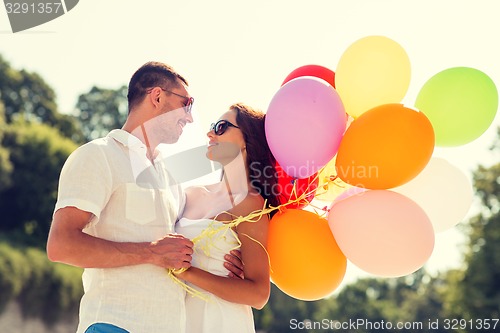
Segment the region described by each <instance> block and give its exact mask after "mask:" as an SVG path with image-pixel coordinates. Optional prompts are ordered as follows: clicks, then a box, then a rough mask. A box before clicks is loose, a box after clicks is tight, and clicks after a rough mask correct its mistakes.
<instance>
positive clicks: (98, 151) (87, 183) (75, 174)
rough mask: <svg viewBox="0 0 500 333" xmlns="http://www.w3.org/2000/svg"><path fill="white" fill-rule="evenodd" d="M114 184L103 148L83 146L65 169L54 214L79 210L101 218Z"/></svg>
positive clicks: (91, 144)
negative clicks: (67, 209) (71, 209)
mask: <svg viewBox="0 0 500 333" xmlns="http://www.w3.org/2000/svg"><path fill="white" fill-rule="evenodd" d="M111 184H112V174H111V172H110V168H109V164H108V162H107V158H106V155H105V154H104V151H103V149H102V147H101V146H99V145H98V144H94V143H93V142H90V143H87V144H85V145H83V146H81V147H79V148H78V149H77V150H75V151H74V152H73V153H72V154H71V155H70V156H69V157H68V159H67V160H66V162H65V164H64V166H63V168H62V170H61V175H60V177H59V187H58V193H57V202H56V206H55V209H54V213H55V212H56V211H57V210H58V209H61V208H64V207H76V208H78V209H80V210H83V211H86V212H90V213H92V214H93V215H94V216H95V217H96V218H97V219H99V217H100V214H101V211H102V210H103V209H104V207H105V206H106V203H107V202H108V200H109V197H110V196H111V188H112V185H111Z"/></svg>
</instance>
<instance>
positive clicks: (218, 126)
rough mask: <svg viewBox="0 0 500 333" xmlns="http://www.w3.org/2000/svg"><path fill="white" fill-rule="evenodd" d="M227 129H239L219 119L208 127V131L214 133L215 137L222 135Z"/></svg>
mask: <svg viewBox="0 0 500 333" xmlns="http://www.w3.org/2000/svg"><path fill="white" fill-rule="evenodd" d="M228 127H234V128H239V127H238V126H236V125H234V124H231V123H230V122H229V121H227V120H224V119H221V120H219V121H218V122H216V123H212V125H210V131H214V133H215V135H222V134H224V133H225V132H226V130H227V128H228Z"/></svg>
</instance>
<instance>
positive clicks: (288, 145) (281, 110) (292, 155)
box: [265, 76, 347, 178]
mask: <svg viewBox="0 0 500 333" xmlns="http://www.w3.org/2000/svg"><path fill="white" fill-rule="evenodd" d="M346 122H347V115H346V113H345V111H344V106H343V104H342V101H341V100H340V97H339V95H338V94H337V92H336V91H335V89H333V87H332V86H331V85H330V84H328V83H327V82H326V81H324V80H322V79H319V78H316V77H311V76H303V77H299V78H296V79H293V80H291V81H289V82H287V83H286V84H284V85H283V86H282V87H281V88H280V89H279V90H278V92H277V93H276V94H275V95H274V97H273V99H272V100H271V103H270V104H269V107H268V109H267V114H266V122H265V129H266V138H267V141H268V143H269V148H270V149H271V151H272V153H273V155H274V156H275V158H276V160H277V161H278V163H279V164H280V165H281V166H282V168H283V170H284V171H285V172H286V173H287V174H288V175H290V176H292V177H295V178H307V177H309V176H311V175H313V174H314V173H316V172H318V171H319V169H321V168H322V167H323V166H324V165H326V164H327V163H328V162H329V161H330V160H331V159H332V158H333V156H334V155H335V154H336V153H337V150H338V148H339V145H340V141H341V139H342V136H343V134H344V132H345V128H346Z"/></svg>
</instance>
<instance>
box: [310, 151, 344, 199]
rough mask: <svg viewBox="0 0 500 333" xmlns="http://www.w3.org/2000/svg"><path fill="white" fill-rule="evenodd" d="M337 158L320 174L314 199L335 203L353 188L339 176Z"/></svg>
mask: <svg viewBox="0 0 500 333" xmlns="http://www.w3.org/2000/svg"><path fill="white" fill-rule="evenodd" d="M335 160H336V157H334V158H333V159H331V160H330V162H328V163H327V164H326V165H325V166H324V167H323V168H322V169H321V171H320V172H319V174H318V187H317V188H316V193H315V194H314V198H315V199H318V200H321V201H333V200H335V198H337V197H338V196H339V195H340V194H341V193H342V192H344V191H345V190H347V189H348V188H350V187H352V185H350V184H347V183H346V182H344V181H343V180H342V179H340V178H339V177H338V176H337V170H336V169H335Z"/></svg>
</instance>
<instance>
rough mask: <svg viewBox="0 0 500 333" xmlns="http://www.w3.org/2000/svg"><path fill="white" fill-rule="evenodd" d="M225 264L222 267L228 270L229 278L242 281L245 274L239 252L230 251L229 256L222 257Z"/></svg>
mask: <svg viewBox="0 0 500 333" xmlns="http://www.w3.org/2000/svg"><path fill="white" fill-rule="evenodd" d="M224 259H226V262H224V267H226V268H227V269H228V270H229V274H228V276H229V277H232V278H239V279H242V280H243V279H244V278H245V274H244V271H243V260H242V259H241V252H240V251H239V250H232V251H231V252H229V254H226V255H225V256H224Z"/></svg>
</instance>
